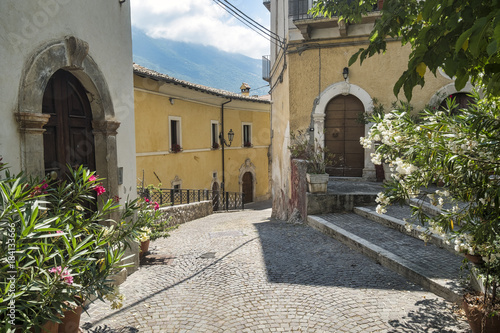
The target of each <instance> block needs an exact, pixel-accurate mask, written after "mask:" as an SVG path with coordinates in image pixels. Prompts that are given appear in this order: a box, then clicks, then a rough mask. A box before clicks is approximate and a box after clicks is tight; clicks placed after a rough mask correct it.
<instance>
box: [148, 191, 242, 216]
mask: <svg viewBox="0 0 500 333" xmlns="http://www.w3.org/2000/svg"><path fill="white" fill-rule="evenodd" d="M138 195H139V196H140V197H142V198H147V199H149V200H151V201H153V202H155V201H156V202H157V203H158V204H160V206H175V205H183V204H189V203H194V202H200V201H207V200H211V201H212V207H213V210H214V211H222V210H240V209H241V210H243V209H244V208H245V206H244V202H243V193H241V192H222V191H209V190H188V189H164V188H162V189H159V190H158V189H148V188H145V189H140V190H139V191H138Z"/></svg>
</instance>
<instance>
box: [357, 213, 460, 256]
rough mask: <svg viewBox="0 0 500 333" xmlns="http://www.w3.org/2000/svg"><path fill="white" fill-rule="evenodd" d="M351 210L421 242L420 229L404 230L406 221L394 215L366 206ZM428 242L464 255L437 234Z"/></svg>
mask: <svg viewBox="0 0 500 333" xmlns="http://www.w3.org/2000/svg"><path fill="white" fill-rule="evenodd" d="M353 212H354V213H356V214H358V215H359V216H362V217H364V218H366V219H369V220H371V221H374V222H377V223H380V224H382V225H384V226H386V227H389V228H392V229H395V230H397V231H399V232H401V233H403V234H405V235H408V236H411V237H413V238H417V239H419V240H421V241H422V242H423V240H422V239H421V238H420V236H421V235H422V234H423V232H422V231H420V230H418V229H412V230H411V231H408V230H406V223H405V222H404V221H403V220H401V219H398V218H396V217H393V216H390V215H389V214H379V213H377V212H375V211H373V210H371V209H369V208H366V207H354V209H353ZM427 242H428V243H431V244H434V245H436V246H438V247H440V248H443V249H446V250H448V251H449V252H451V253H454V254H458V255H460V256H462V257H463V256H464V255H463V254H461V253H459V252H457V251H455V248H454V247H453V246H452V245H451V244H447V243H446V240H445V239H444V238H443V237H441V236H439V235H435V234H433V235H431V238H430V239H429V240H428V241H427Z"/></svg>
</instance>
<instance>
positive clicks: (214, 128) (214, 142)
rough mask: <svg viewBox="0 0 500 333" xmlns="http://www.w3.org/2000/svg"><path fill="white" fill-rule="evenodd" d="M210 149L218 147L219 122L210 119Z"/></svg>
mask: <svg viewBox="0 0 500 333" xmlns="http://www.w3.org/2000/svg"><path fill="white" fill-rule="evenodd" d="M211 133H212V139H211V140H212V142H211V147H212V149H219V122H218V121H215V120H212V131H211Z"/></svg>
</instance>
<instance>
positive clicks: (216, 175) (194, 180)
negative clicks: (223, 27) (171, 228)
mask: <svg viewBox="0 0 500 333" xmlns="http://www.w3.org/2000/svg"><path fill="white" fill-rule="evenodd" d="M134 99H135V102H134V104H135V121H136V127H135V137H136V167H137V179H138V185H139V186H141V185H143V184H144V186H147V185H150V184H153V185H155V186H157V185H158V184H159V183H161V188H165V189H174V188H175V189H197V190H198V189H201V190H222V189H223V190H225V191H228V192H243V193H244V194H245V202H253V201H261V200H265V199H268V198H269V197H270V185H269V178H270V168H271V167H270V158H269V146H270V143H271V136H270V127H271V126H270V121H271V119H270V115H271V105H270V102H269V100H266V99H261V98H258V97H252V96H246V95H244V94H241V95H240V94H235V93H231V92H227V91H222V90H218V89H213V88H209V87H204V86H200V85H195V84H192V83H189V82H186V81H181V80H177V79H174V78H172V77H169V76H167V75H163V74H160V73H158V72H155V71H152V70H149V69H147V68H144V67H141V66H139V65H134ZM230 133H231V135H230ZM221 134H223V140H225V143H226V145H224V147H222V145H223V142H224V141H222V140H221ZM230 136H232V142H230V141H229V139H230ZM223 169H224V170H223Z"/></svg>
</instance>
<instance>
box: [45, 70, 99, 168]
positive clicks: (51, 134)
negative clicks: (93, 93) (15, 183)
mask: <svg viewBox="0 0 500 333" xmlns="http://www.w3.org/2000/svg"><path fill="white" fill-rule="evenodd" d="M42 113H43V114H47V115H50V118H49V120H48V122H47V124H46V125H45V126H44V129H45V132H44V133H43V149H44V166H45V173H46V174H47V173H51V172H56V173H57V174H58V176H59V177H61V176H63V174H64V173H65V171H66V167H67V165H69V166H70V167H73V168H76V167H78V166H80V165H83V166H84V167H87V168H88V169H90V170H95V149H94V135H93V133H92V110H91V108H90V102H89V100H88V98H87V95H86V93H85V89H84V87H83V86H82V84H81V83H80V81H78V79H77V78H76V77H74V76H73V75H72V74H71V73H69V72H67V71H65V70H58V71H57V72H56V73H54V75H53V76H52V77H51V78H50V80H49V82H48V83H47V87H46V88H45V93H44V95H43V102H42Z"/></svg>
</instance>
